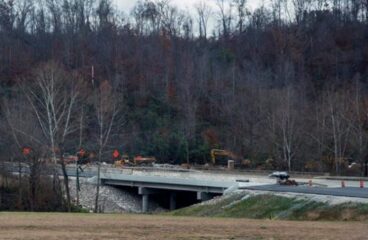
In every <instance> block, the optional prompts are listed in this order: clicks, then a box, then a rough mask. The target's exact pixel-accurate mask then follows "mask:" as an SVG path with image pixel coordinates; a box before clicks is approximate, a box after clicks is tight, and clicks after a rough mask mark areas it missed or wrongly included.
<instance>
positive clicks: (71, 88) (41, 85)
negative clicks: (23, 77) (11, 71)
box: [22, 63, 79, 211]
mask: <svg viewBox="0 0 368 240" xmlns="http://www.w3.org/2000/svg"><path fill="white" fill-rule="evenodd" d="M22 89H23V92H24V95H25V96H26V97H27V99H28V101H29V104H30V108H31V111H33V113H34V114H35V116H36V117H37V123H38V125H39V128H40V129H41V131H42V134H43V135H44V137H45V139H47V145H48V146H49V150H50V153H51V158H52V162H53V164H55V165H56V164H57V162H58V159H59V163H60V165H61V167H62V171H63V176H64V187H65V191H66V197H67V208H68V211H70V210H71V200H70V191H69V180H68V174H67V172H66V166H65V162H64V151H65V144H66V140H67V137H68V136H69V135H70V134H72V133H74V132H75V131H77V130H78V126H76V125H77V123H76V121H75V112H76V110H77V104H76V103H77V100H78V95H79V89H78V80H76V79H74V78H73V77H72V76H71V75H69V74H67V73H66V72H65V71H63V70H62V68H61V67H60V66H59V65H58V64H56V63H48V64H46V65H44V66H43V67H41V68H40V69H39V70H38V71H37V72H36V74H35V78H34V84H32V85H31V86H30V85H23V86H22ZM55 175H56V170H55ZM55 177H56V176H55Z"/></svg>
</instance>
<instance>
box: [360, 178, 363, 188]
mask: <svg viewBox="0 0 368 240" xmlns="http://www.w3.org/2000/svg"><path fill="white" fill-rule="evenodd" d="M360 188H364V181H363V180H360Z"/></svg>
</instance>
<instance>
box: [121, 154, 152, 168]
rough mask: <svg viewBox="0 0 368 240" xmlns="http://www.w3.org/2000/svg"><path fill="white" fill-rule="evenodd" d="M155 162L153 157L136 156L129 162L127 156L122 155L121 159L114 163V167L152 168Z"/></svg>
mask: <svg viewBox="0 0 368 240" xmlns="http://www.w3.org/2000/svg"><path fill="white" fill-rule="evenodd" d="M155 162H156V158H155V157H142V156H136V157H134V158H133V159H132V160H130V158H129V156H128V155H122V156H121V159H119V160H116V161H115V162H114V166H115V167H124V166H126V167H134V166H152V165H153V164H154V163H155Z"/></svg>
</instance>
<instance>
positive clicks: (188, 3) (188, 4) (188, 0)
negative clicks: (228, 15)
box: [114, 0, 263, 13]
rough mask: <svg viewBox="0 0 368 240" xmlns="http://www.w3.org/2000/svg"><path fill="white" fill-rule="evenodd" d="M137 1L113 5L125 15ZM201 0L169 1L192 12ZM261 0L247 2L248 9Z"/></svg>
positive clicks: (124, 0) (212, 2)
mask: <svg viewBox="0 0 368 240" xmlns="http://www.w3.org/2000/svg"><path fill="white" fill-rule="evenodd" d="M137 1H138V0H114V2H115V4H116V5H117V6H119V8H120V9H121V10H124V11H125V12H126V13H129V12H130V10H131V9H132V8H133V7H134V5H135V4H136V2H137ZM200 1H201V0H171V2H172V4H174V5H176V6H178V7H180V8H181V9H189V10H192V9H193V6H194V5H195V4H196V3H198V2H200ZM202 1H204V2H207V3H208V5H210V6H211V5H212V6H214V5H215V3H216V0H202ZM262 1H263V0H248V1H247V6H248V7H249V8H250V9H254V8H255V7H257V6H258V5H259V4H261V3H262Z"/></svg>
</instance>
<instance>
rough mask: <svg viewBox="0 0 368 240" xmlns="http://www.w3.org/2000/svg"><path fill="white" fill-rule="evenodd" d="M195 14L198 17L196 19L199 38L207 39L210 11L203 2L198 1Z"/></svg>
mask: <svg viewBox="0 0 368 240" xmlns="http://www.w3.org/2000/svg"><path fill="white" fill-rule="evenodd" d="M196 12H197V15H198V16H197V18H198V27H199V36H200V37H203V38H207V27H208V21H209V19H210V16H211V13H212V10H211V8H210V7H209V6H208V5H207V4H206V3H205V2H204V1H200V2H199V3H198V4H197V5H196Z"/></svg>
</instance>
